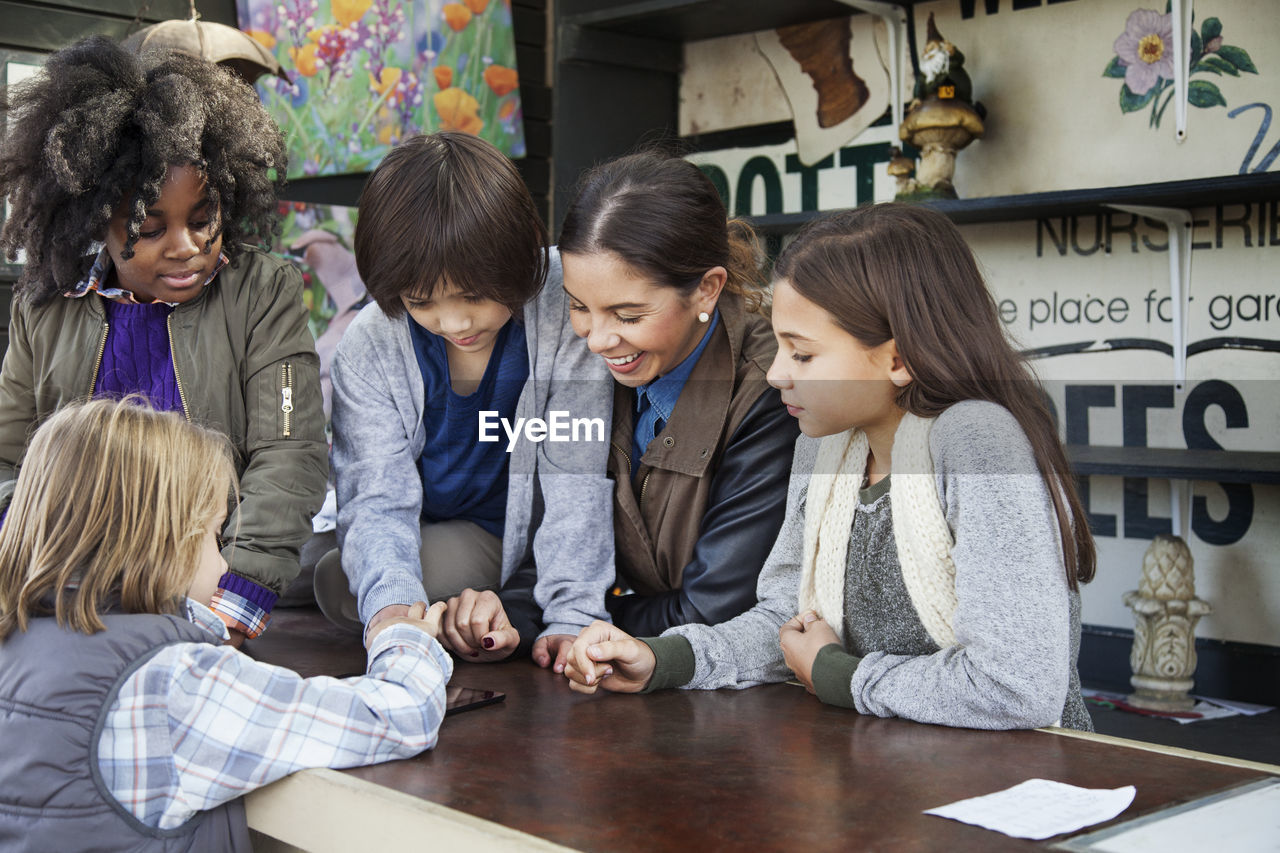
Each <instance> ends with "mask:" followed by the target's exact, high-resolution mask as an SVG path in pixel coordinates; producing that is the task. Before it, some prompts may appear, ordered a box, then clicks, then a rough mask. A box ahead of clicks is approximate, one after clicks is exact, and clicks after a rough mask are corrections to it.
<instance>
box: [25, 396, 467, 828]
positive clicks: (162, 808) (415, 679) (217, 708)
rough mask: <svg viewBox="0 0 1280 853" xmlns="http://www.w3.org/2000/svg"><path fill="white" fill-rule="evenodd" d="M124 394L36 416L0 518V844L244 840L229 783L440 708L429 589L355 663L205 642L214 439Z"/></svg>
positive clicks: (223, 488) (214, 564)
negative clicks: (325, 662) (285, 662)
mask: <svg viewBox="0 0 1280 853" xmlns="http://www.w3.org/2000/svg"><path fill="white" fill-rule="evenodd" d="M137 399H138V398H136V397H134V398H126V399H125V400H123V401H109V400H98V401H94V402H90V403H87V404H82V405H73V406H69V407H65V408H63V409H62V410H60V411H59V412H58V413H57V414H55V415H54V416H53V417H51V418H50V419H49V420H48V421H47V422H46V423H45V424H44V425H43V426H41V428H40V429H39V430H38V431H37V432H36V434H35V436H34V438H33V439H32V442H31V445H30V449H29V451H28V453H27V457H26V462H25V464H24V465H23V467H22V471H21V473H20V474H19V477H18V481H17V484H16V487H15V491H14V499H13V503H12V505H11V507H10V510H9V513H8V516H7V518H6V520H5V523H4V526H3V527H2V528H0V706H3V707H4V708H5V713H4V714H3V715H2V716H0V742H3V743H4V744H5V750H4V757H3V758H2V759H0V763H3V765H4V774H3V778H4V779H5V780H6V781H5V783H4V784H3V786H0V849H4V850H37V849H38V850H68V851H70V850H76V849H84V848H85V847H86V846H88V845H92V846H93V849H103V850H124V849H128V850H149V849H165V850H168V849H178V848H179V847H181V848H182V849H191V850H237V851H241V850H243V851H248V850H250V847H249V838H248V828H247V826H246V824H245V817H244V808H243V805H242V802H241V801H240V799H239V797H240V796H241V795H242V794H245V793H247V792H249V791H251V790H253V789H255V788H258V787H261V786H263V785H267V784H269V783H270V782H273V781H275V780H276V779H279V778H281V777H282V776H285V775H287V774H289V773H292V772H294V771H295V770H300V769H303V768H308V767H334V768H340V767H353V766H357V765H363V764H372V763H376V762H379V761H386V760H389V759H393V758H405V757H409V756H412V755H416V754H417V753H419V752H421V751H422V750H424V749H428V748H430V747H432V746H434V745H435V742H436V735H437V731H438V729H439V726H440V721H441V719H442V718H443V716H444V710H445V691H444V685H445V682H447V681H448V679H449V676H450V675H451V673H452V663H451V661H450V658H449V656H448V655H447V654H446V653H445V651H444V650H443V648H441V646H440V645H439V644H438V643H437V642H436V640H435V639H434V637H435V635H436V634H438V632H439V622H440V614H441V612H442V611H443V608H444V605H443V604H440V605H437V606H436V607H433V608H432V609H431V611H430V612H429V613H428V612H426V611H425V605H423V604H422V603H419V604H417V605H415V606H414V607H413V608H411V609H410V613H409V616H408V617H407V618H401V619H392V620H388V621H386V622H384V623H382V624H381V625H379V626H378V630H377V631H375V632H373V636H372V637H371V638H370V641H369V651H368V655H369V668H368V674H367V675H365V676H363V677H356V678H348V679H342V680H338V679H334V678H325V677H321V678H302V677H301V676H299V675H297V674H296V673H293V672H290V671H289V670H286V669H282V668H280V667H276V666H270V665H268V664H262V663H258V662H256V661H254V660H253V659H251V658H250V657H248V656H247V655H245V654H243V653H242V652H240V651H238V650H236V649H235V648H233V647H231V646H227V645H221V643H222V641H223V639H224V638H225V637H226V628H225V625H224V623H223V622H222V621H221V620H220V619H219V618H218V617H217V616H216V615H215V614H214V613H213V612H212V611H211V610H210V609H209V608H208V607H207V606H206V604H207V603H208V601H209V600H210V599H211V598H212V596H213V594H214V592H215V590H216V588H217V583H218V578H219V577H220V576H221V575H222V573H223V572H224V571H226V568H227V567H226V563H225V562H224V561H223V559H222V556H221V553H220V547H219V546H220V543H219V541H218V533H219V531H220V530H221V529H222V524H223V521H224V518H225V515H226V510H227V499H228V496H229V495H230V494H231V490H232V488H233V486H234V483H235V468H234V467H233V464H232V461H231V455H230V451H229V448H228V446H227V442H226V439H224V438H223V437H222V436H221V435H219V434H217V433H215V432H212V431H210V430H207V429H203V428H200V427H196V426H192V425H190V424H188V423H186V422H185V421H184V420H183V419H182V417H181V415H179V414H176V413H161V412H156V411H153V410H151V409H149V408H146V407H145V406H143V405H140V404H138V402H137Z"/></svg>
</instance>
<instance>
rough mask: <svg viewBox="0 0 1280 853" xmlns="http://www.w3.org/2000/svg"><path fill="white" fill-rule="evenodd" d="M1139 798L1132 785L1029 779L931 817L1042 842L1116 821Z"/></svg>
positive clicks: (933, 812) (931, 811)
mask: <svg viewBox="0 0 1280 853" xmlns="http://www.w3.org/2000/svg"><path fill="white" fill-rule="evenodd" d="M1136 793H1137V789H1135V788H1134V787H1133V786H1132V785H1126V786H1125V787H1123V788H1114V789H1092V788H1078V787H1076V786H1075V785H1066V784H1063V783H1062V782H1051V781H1049V780H1048V779H1029V780H1027V781H1026V782H1023V783H1021V784H1020V785H1014V786H1013V787H1012V788H1009V789H1007V790H1004V791H997V792H996V793H994V794H987V795H986V796H983V797H972V798H970V799H968V800H960V801H959V802H955V803H951V804H950V805H946V806H939V807H938V808H936V809H929V810H928V811H926V812H925V814H930V815H937V816H938V817H945V818H950V819H951V820H958V821H961V822H962V823H971V824H973V825H974V826H981V827H983V828H985V829H994V830H995V831H996V832H1002V833H1004V834H1005V835H1011V836H1013V837H1014V838H1031V839H1034V840H1037V841H1038V840H1040V839H1042V838H1049V837H1051V836H1054V835H1061V834H1062V833H1064V832H1075V831H1076V830H1077V829H1081V828H1083V827H1086V826H1092V825H1093V824H1095V823H1102V822H1103V821H1106V820H1111V819H1112V818H1113V817H1115V816H1116V815H1118V814H1120V813H1121V812H1122V811H1124V810H1125V809H1127V808H1128V807H1129V804H1130V803H1132V802H1133V797H1134V794H1136Z"/></svg>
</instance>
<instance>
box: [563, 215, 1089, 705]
mask: <svg viewBox="0 0 1280 853" xmlns="http://www.w3.org/2000/svg"><path fill="white" fill-rule="evenodd" d="M774 275H775V291H774V306H773V323H774V334H775V335H776V337H777V339H778V355H777V358H776V360H775V361H774V363H773V366H772V368H770V371H769V381H770V383H771V384H773V385H774V386H775V387H777V388H778V389H780V391H781V392H782V401H783V403H784V404H785V405H786V406H787V409H788V411H789V412H790V413H791V414H792V415H793V416H794V417H796V418H797V420H798V421H799V423H800V429H801V431H802V432H803V433H804V435H803V436H802V437H801V438H800V439H799V440H798V441H797V443H796V452H795V460H794V465H793V468H792V477H791V484H790V487H789V493H788V500H787V515H786V521H785V522H784V523H783V528H782V532H781V533H780V534H779V537H778V541H777V543H776V544H775V545H774V548H773V550H772V552H771V553H770V555H769V558H768V560H767V561H766V563H765V567H764V570H763V571H762V573H761V575H760V582H759V585H758V588H757V597H758V603H757V604H756V606H755V607H754V608H752V609H751V610H749V611H747V612H746V613H744V614H743V615H741V616H739V617H737V618H735V619H733V620H730V621H728V622H725V623H723V624H720V625H716V626H706V625H687V626H683V627H679V628H673V629H671V630H670V631H667V632H666V633H664V634H663V636H661V637H659V638H656V639H646V640H640V641H637V640H635V639H633V638H631V637H629V636H627V635H626V634H624V633H622V632H620V631H618V630H617V629H616V628H614V627H613V626H611V625H608V624H606V623H603V622H598V623H595V624H593V625H592V626H590V627H588V628H587V629H585V630H584V631H583V632H582V633H581V634H580V635H579V637H578V639H577V641H575V643H574V646H573V649H572V651H571V654H570V658H571V660H570V664H569V666H568V667H567V668H566V675H567V676H568V677H569V678H570V679H571V686H573V687H575V688H576V689H578V690H582V691H585V692H591V691H594V690H595V689H596V688H597V687H604V688H605V689H606V690H614V691H619V692H640V691H646V692H647V691H651V690H656V689H659V688H664V687H691V688H701V689H711V688H717V687H739V688H740V687H748V686H751V685H754V684H760V683H765V682H776V681H784V680H787V679H789V678H793V677H794V678H797V679H799V680H800V681H801V682H802V683H803V684H804V685H805V687H807V688H808V689H809V691H810V692H811V693H814V694H816V695H817V697H818V698H819V699H820V700H822V701H823V702H826V703H829V704H833V705H839V706H843V707H848V708H855V709H856V710H857V711H859V712H860V713H864V714H875V715H877V716H882V717H889V716H899V717H905V718H907V719H912V720H917V721H920V722H927V723H938V724H943V725H951V726H966V727H972V728H987V729H1007V728H1029V727H1036V726H1044V725H1051V724H1054V723H1058V724H1060V725H1062V726H1066V727H1070V728H1077V729H1091V728H1092V724H1091V722H1090V719H1089V714H1088V711H1087V710H1086V709H1085V706H1084V703H1083V701H1082V699H1081V696H1080V681H1079V675H1078V673H1077V671H1076V658H1077V654H1078V650H1079V641H1080V603H1079V594H1078V584H1079V583H1082V582H1087V581H1088V580H1090V579H1091V578H1092V576H1093V572H1094V562H1095V552H1094V546H1093V540H1092V538H1091V536H1090V534H1089V531H1088V528H1087V527H1086V526H1085V524H1084V512H1083V510H1082V508H1081V504H1080V501H1079V498H1078V497H1077V495H1076V493H1075V488H1074V483H1073V480H1072V478H1071V475H1070V471H1069V469H1068V467H1067V461H1066V456H1065V454H1064V452H1063V450H1062V446H1061V444H1060V443H1059V440H1058V437H1057V433H1056V430H1055V427H1054V425H1053V421H1052V419H1051V417H1050V415H1049V412H1048V410H1047V408H1046V407H1045V404H1044V402H1043V400H1042V398H1041V396H1040V392H1039V388H1038V386H1037V385H1036V383H1035V381H1034V378H1033V376H1032V375H1031V373H1030V371H1029V370H1028V369H1027V367H1026V365H1025V363H1024V362H1023V360H1022V358H1021V357H1020V356H1019V355H1018V354H1017V353H1016V352H1015V351H1014V350H1013V349H1012V347H1011V346H1010V344H1009V342H1008V340H1007V339H1006V338H1005V336H1004V334H1003V330H1002V328H1001V326H1000V322H999V320H998V318H997V315H996V310H995V303H994V301H993V300H992V298H991V295H990V293H989V292H988V291H987V289H986V286H985V284H984V283H983V280H982V277H981V274H980V273H979V272H978V268H977V264H976V263H975V261H974V258H973V254H972V252H971V251H970V250H969V248H968V246H967V245H965V243H964V239H963V238H962V237H961V236H960V232H959V231H958V230H957V229H956V227H955V226H954V225H953V224H952V223H951V222H950V221H949V220H948V219H946V218H945V217H944V216H942V215H941V214H938V213H935V212H932V211H930V210H928V209H925V208H921V207H913V206H905V205H898V204H885V205H877V206H872V207H865V208H861V209H858V210H854V211H849V212H846V213H843V214H839V215H837V216H833V217H831V218H828V219H824V220H820V221H818V222H815V223H814V224H813V225H811V226H809V227H808V228H807V229H806V230H805V231H804V232H802V233H801V234H800V235H799V236H797V238H796V240H795V242H793V243H792V244H791V245H790V246H789V247H788V248H787V250H786V251H785V252H783V254H782V256H781V257H780V258H779V259H778V263H777V265H776V267H775V271H774ZM1073 520H1074V521H1073Z"/></svg>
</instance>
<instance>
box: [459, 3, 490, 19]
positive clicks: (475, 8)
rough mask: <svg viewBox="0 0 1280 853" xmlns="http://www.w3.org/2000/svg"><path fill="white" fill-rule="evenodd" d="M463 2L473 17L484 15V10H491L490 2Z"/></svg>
mask: <svg viewBox="0 0 1280 853" xmlns="http://www.w3.org/2000/svg"><path fill="white" fill-rule="evenodd" d="M462 2H463V3H466V4H467V8H468V9H470V10H471V14H473V15H483V14H484V10H485V9H488V8H489V0H462Z"/></svg>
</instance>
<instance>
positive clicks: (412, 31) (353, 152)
mask: <svg viewBox="0 0 1280 853" xmlns="http://www.w3.org/2000/svg"><path fill="white" fill-rule="evenodd" d="M236 12H237V15H238V19H239V22H240V28H241V29H242V30H244V31H245V32H247V33H248V34H249V35H250V36H252V37H253V38H254V39H256V40H257V41H258V42H260V43H261V44H262V45H263V46H264V47H266V48H267V50H269V51H271V52H272V53H273V54H274V55H275V57H276V59H277V60H279V62H280V64H281V66H282V67H283V68H284V73H285V75H286V77H287V79H285V78H278V77H272V76H264V77H262V78H260V79H259V80H258V86H257V88H258V93H259V95H260V96H261V97H262V101H263V103H264V104H266V106H267V109H268V110H269V111H270V112H271V114H272V115H273V116H274V117H275V118H276V121H277V122H279V124H280V127H281V129H282V130H283V131H284V133H285V138H286V140H287V143H288V148H289V177H290V178H298V177H310V176H314V175H336V174H347V173H352V172H367V171H369V170H371V169H372V168H373V167H375V166H376V165H377V164H378V163H379V162H381V160H382V158H383V156H385V155H386V153H387V151H389V150H390V149H391V147H392V146H394V145H395V144H396V143H398V142H399V141H400V140H401V139H404V138H405V137H407V136H412V135H413V134H415V133H430V132H432V131H436V130H460V131H464V132H466V133H471V134H474V135H476V136H479V137H481V138H482V139H485V140H486V141H488V142H491V143H493V144H494V145H495V146H496V147H497V148H498V149H499V150H500V151H502V152H503V153H505V154H507V155H508V156H509V157H522V156H524V153H525V147H524V127H523V122H522V117H523V116H522V112H521V108H520V89H519V76H518V73H517V70H516V59H515V57H516V50H515V38H514V34H513V31H512V26H511V6H510V2H509V0H462V1H461V2H444V0H236Z"/></svg>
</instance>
